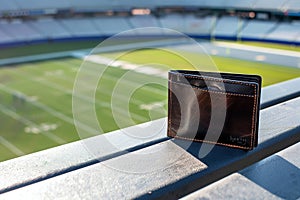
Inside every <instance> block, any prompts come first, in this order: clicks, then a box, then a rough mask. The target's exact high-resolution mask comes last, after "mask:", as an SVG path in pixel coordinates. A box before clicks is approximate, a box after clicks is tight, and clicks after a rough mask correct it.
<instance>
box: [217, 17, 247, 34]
mask: <svg viewBox="0 0 300 200" xmlns="http://www.w3.org/2000/svg"><path fill="white" fill-rule="evenodd" d="M243 25H244V20H241V19H239V18H237V17H229V16H228V17H227V16H225V17H222V18H220V19H219V20H218V21H217V24H216V27H215V28H214V30H213V32H212V34H213V35H214V37H217V38H235V37H236V35H237V33H238V31H239V30H240V29H241V28H242V27H243Z"/></svg>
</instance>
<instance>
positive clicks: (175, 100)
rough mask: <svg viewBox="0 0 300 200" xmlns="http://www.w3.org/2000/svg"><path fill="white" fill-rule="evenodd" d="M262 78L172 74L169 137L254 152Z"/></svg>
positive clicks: (183, 71)
mask: <svg viewBox="0 0 300 200" xmlns="http://www.w3.org/2000/svg"><path fill="white" fill-rule="evenodd" d="M260 93H261V77H260V76H257V75H243V74H229V73H214V72H199V71H185V70H177V71H176V70H172V71H170V72H169V92H168V95H169V98H168V106H169V107H168V136H169V137H175V138H179V139H186V140H192V141H196V142H206V143H211V144H218V145H224V146H228V147H233V148H239V149H244V150H251V149H253V148H254V147H255V146H257V135H258V121H259V105H260Z"/></svg>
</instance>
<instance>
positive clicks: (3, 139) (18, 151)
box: [0, 136, 25, 156]
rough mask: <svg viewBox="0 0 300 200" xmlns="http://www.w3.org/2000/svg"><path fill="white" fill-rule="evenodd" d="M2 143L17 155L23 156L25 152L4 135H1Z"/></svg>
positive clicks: (0, 141)
mask: <svg viewBox="0 0 300 200" xmlns="http://www.w3.org/2000/svg"><path fill="white" fill-rule="evenodd" d="M0 143H1V144H2V145H3V146H5V147H6V148H7V149H9V150H10V151H11V152H13V153H14V154H15V155H17V156H23V155H25V153H24V152H23V151H21V150H20V149H19V148H18V147H16V146H15V145H13V144H12V143H10V142H9V141H8V140H6V139H5V138H4V137H2V136H0Z"/></svg>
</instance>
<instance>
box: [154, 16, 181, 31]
mask: <svg viewBox="0 0 300 200" xmlns="http://www.w3.org/2000/svg"><path fill="white" fill-rule="evenodd" d="M159 21H160V24H161V26H162V27H164V28H168V29H173V30H176V31H179V32H184V31H185V29H184V19H183V16H181V15H177V14H173V15H168V16H164V17H161V18H159Z"/></svg>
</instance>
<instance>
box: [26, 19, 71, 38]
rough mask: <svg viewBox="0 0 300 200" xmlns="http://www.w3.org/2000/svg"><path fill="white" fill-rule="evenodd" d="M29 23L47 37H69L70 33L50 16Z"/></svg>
mask: <svg viewBox="0 0 300 200" xmlns="http://www.w3.org/2000/svg"><path fill="white" fill-rule="evenodd" d="M29 24H30V25H31V27H33V28H34V29H36V30H38V31H39V32H40V33H41V34H42V35H43V36H44V37H45V38H48V39H57V38H69V37H71V33H70V32H69V31H67V30H66V29H65V28H64V27H63V26H62V25H61V24H60V23H58V22H57V21H56V20H54V19H52V18H43V19H39V20H37V21H32V22H29Z"/></svg>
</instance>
